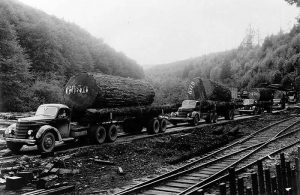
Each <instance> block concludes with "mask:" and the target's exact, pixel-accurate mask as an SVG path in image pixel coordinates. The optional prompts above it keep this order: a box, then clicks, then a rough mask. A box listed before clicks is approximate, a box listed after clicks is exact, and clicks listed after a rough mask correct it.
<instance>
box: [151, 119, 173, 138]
mask: <svg viewBox="0 0 300 195" xmlns="http://www.w3.org/2000/svg"><path fill="white" fill-rule="evenodd" d="M167 124H168V123H167V120H166V119H164V118H163V119H161V120H158V119H157V118H153V119H152V120H150V121H149V122H148V124H147V132H148V133H149V134H157V133H164V132H166V130H167Z"/></svg>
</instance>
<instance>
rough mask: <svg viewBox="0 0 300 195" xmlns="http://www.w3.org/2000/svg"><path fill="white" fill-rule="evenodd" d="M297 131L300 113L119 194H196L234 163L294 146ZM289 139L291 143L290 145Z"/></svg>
mask: <svg viewBox="0 0 300 195" xmlns="http://www.w3.org/2000/svg"><path fill="white" fill-rule="evenodd" d="M295 135H300V117H292V118H288V119H285V120H282V121H279V122H277V123H274V124H272V125H269V126H267V127H264V128H262V129H260V130H259V131H257V132H255V133H253V134H251V135H249V136H247V137H245V138H244V139H242V140H240V141H237V142H235V143H233V144H230V145H228V146H226V147H223V148H221V149H219V150H217V151H214V152H211V153H210V154H207V155H206V156H204V157H202V158H201V159H198V160H196V161H194V162H191V163H189V164H187V165H184V166H182V167H180V168H178V169H176V170H174V171H171V172H169V173H167V174H164V175H161V176H159V177H156V178H154V179H151V180H148V181H146V182H143V183H140V184H138V185H135V186H132V187H130V188H128V189H124V190H123V191H120V192H118V193H116V195H124V194H149V195H150V194H153V195H154V194H162V195H170V194H193V193H194V192H196V191H197V190H198V189H200V188H202V187H204V186H206V185H208V184H211V183H212V182H214V181H216V180H219V179H220V178H222V177H225V175H226V172H227V169H228V168H229V167H232V166H234V167H236V168H237V169H239V170H242V169H245V168H246V167H248V166H251V165H252V164H253V163H255V162H256V161H257V159H261V158H262V159H263V158H266V157H267V156H269V155H271V154H273V153H274V152H276V151H280V150H282V149H284V148H287V147H291V146H293V145H294V144H296V143H298V142H299V141H300V140H299V139H297V140H296V141H295ZM299 137H300V136H299ZM286 143H291V144H290V145H288V146H286Z"/></svg>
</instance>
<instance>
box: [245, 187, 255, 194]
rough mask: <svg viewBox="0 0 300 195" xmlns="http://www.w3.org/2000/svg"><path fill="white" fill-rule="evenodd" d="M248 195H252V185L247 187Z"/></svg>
mask: <svg viewBox="0 0 300 195" xmlns="http://www.w3.org/2000/svg"><path fill="white" fill-rule="evenodd" d="M246 195H252V189H251V188H250V187H247V189H246ZM253 195H254V194H253Z"/></svg>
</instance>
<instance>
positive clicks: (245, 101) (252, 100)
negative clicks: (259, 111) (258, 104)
mask: <svg viewBox="0 0 300 195" xmlns="http://www.w3.org/2000/svg"><path fill="white" fill-rule="evenodd" d="M243 104H244V105H251V104H254V99H244V101H243Z"/></svg>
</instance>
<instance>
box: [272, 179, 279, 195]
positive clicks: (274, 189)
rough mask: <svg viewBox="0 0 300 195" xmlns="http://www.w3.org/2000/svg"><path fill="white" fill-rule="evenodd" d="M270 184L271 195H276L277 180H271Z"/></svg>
mask: <svg viewBox="0 0 300 195" xmlns="http://www.w3.org/2000/svg"><path fill="white" fill-rule="evenodd" d="M271 184H272V195H277V194H278V186H277V178H276V177H275V176H273V177H272V178H271Z"/></svg>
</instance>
